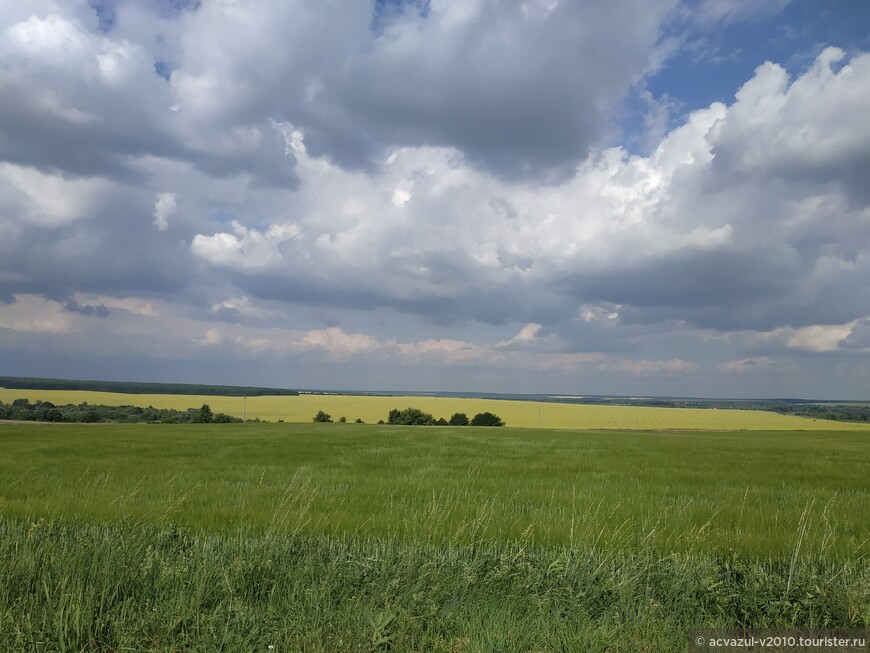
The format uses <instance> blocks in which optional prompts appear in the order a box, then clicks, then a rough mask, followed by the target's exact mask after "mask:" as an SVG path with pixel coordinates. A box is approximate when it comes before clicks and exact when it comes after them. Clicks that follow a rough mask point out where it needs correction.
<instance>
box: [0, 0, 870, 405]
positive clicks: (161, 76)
mask: <svg viewBox="0 0 870 653" xmlns="http://www.w3.org/2000/svg"><path fill="white" fill-rule="evenodd" d="M868 116H870V2H867V1H866V0H829V1H827V2H822V1H819V0H816V1H810V0H792V1H789V0H770V1H766V2H757V1H756V0H612V1H610V2H606V3H605V2H597V1H583V2H580V1H576V2H575V1H568V0H513V1H509V0H503V1H499V0H375V1H374V2H371V1H370V2H336V1H333V0H26V1H25V2H21V1H20V0H0V375H21V376H44V377H58V378H74V379H103V380H139V381H173V382H189V383H224V384H232V385H260V386H275V387H288V388H320V389H339V390H391V389H392V390H413V391H447V392H449V391H456V392H492V393H509V392H516V393H552V394H581V395H582V394H618V395H644V396H649V395H659V396H703V397H803V398H816V399H864V400H867V399H870V119H868Z"/></svg>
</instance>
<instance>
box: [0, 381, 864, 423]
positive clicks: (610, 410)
mask: <svg viewBox="0 0 870 653" xmlns="http://www.w3.org/2000/svg"><path fill="white" fill-rule="evenodd" d="M19 397H26V398H28V399H30V400H31V401H36V400H43V401H51V402H53V403H55V404H65V403H75V404H78V403H81V402H83V401H87V402H89V403H93V404H107V405H121V404H130V405H134V406H148V405H152V406H154V407H156V408H174V409H176V410H184V409H186V408H191V407H199V406H201V405H202V404H205V403H207V404H209V405H210V406H211V408H212V410H214V411H215V412H222V413H227V414H229V415H235V416H238V417H241V416H242V411H243V400H242V399H241V398H239V397H213V396H200V395H133V394H119V393H109V392H82V391H74V390H70V391H63V390H9V389H5V388H0V401H4V402H7V403H8V402H11V401H13V400H14V399H18V398H19ZM408 406H414V407H416V408H421V409H423V410H424V411H426V412H429V413H432V414H433V415H435V417H445V418H449V417H450V415H452V414H453V413H455V412H464V413H466V414H468V416H469V417H471V416H473V415H474V414H475V413H478V412H483V411H490V412H494V413H496V414H497V415H499V416H501V417H502V419H504V420H505V422H506V423H507V424H508V425H509V426H516V427H527V428H537V427H542V428H567V429H576V428H583V429H644V430H645V429H663V430H666V429H696V430H736V429H748V430H789V429H794V430H819V431H826V430H863V431H870V424H849V423H842V422H831V421H823V420H818V421H816V420H811V419H805V418H802V417H794V416H789V415H778V414H776V413H771V412H766V411H751V410H710V409H696V408H649V407H641V406H587V405H579V404H555V403H540V404H538V403H534V402H527V401H505V400H484V399H455V398H447V397H368V396H348V395H301V396H299V397H248V399H247V416H248V417H249V418H253V417H259V418H261V419H265V420H269V421H277V420H279V419H281V420H284V421H285V422H310V421H311V418H312V417H313V416H314V415H315V414H316V413H317V411H318V410H324V411H326V412H327V413H329V414H331V415H332V416H333V418H335V419H338V418H339V417H341V416H344V417H347V419H348V420H350V421H354V420H355V419H357V418H360V419H362V420H363V421H365V422H367V423H375V422H377V421H378V420H380V419H383V420H386V418H387V413H388V412H389V410H390V409H392V408H406V407H408Z"/></svg>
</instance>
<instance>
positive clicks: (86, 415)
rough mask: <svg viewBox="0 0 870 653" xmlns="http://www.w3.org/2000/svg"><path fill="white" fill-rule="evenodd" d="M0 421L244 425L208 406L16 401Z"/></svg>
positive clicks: (0, 412) (3, 409)
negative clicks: (59, 404)
mask: <svg viewBox="0 0 870 653" xmlns="http://www.w3.org/2000/svg"><path fill="white" fill-rule="evenodd" d="M0 419H4V420H21V421H25V422H85V423H92V424H93V423H99V422H120V423H125V424H137V423H142V422H150V423H159V424H228V423H236V422H241V421H242V420H241V419H239V418H238V417H232V416H230V415H226V414H225V413H215V412H213V411H212V409H211V407H210V406H209V405H208V404H203V405H202V407H200V408H188V409H187V410H173V409H171V408H154V407H153V406H148V408H142V407H141V406H103V405H98V404H89V403H87V402H83V403H80V404H64V405H62V406H56V405H54V404H53V403H51V402H50V401H37V402H36V403H30V401H29V400H27V399H16V400H15V401H13V402H12V403H11V404H4V403H3V402H2V401H0Z"/></svg>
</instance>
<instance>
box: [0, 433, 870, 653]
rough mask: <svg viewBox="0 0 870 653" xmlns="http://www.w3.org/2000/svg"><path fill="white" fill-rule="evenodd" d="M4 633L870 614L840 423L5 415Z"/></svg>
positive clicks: (231, 635) (861, 514)
mask: <svg viewBox="0 0 870 653" xmlns="http://www.w3.org/2000/svg"><path fill="white" fill-rule="evenodd" d="M0 447H2V450H3V452H4V456H3V457H2V458H0V577H2V578H4V583H3V584H0V648H2V649H4V650H73V651H77V650H82V651H85V650H88V651H90V650H106V651H110V650H111V651H115V650H128V649H129V650H155V651H158V650H159V651H167V650H169V651H172V650H177V651H181V650H191V649H195V650H269V649H268V646H270V645H271V646H274V647H275V648H274V649H272V650H275V651H324V652H326V651H329V652H333V651H360V650H364V651H384V650H388V649H389V648H390V647H392V648H391V650H393V651H445V652H447V651H450V652H453V653H461V652H469V653H470V652H472V651H474V652H477V651H481V652H482V651H493V652H495V651H508V650H510V651H539V652H540V651H566V652H567V651H584V652H586V651H589V652H596V651H602V652H603V651H610V652H614V651H626V652H628V651H649V652H656V653H659V652H662V651H665V652H667V651H685V648H686V630H687V629H688V628H690V627H699V626H708V627H712V626H720V627H724V626H728V627H734V626H755V627H760V626H795V627H822V626H838V627H845V626H853V627H867V626H868V624H870V565H868V562H867V557H866V554H867V539H868V537H870V532H868V524H870V514H868V513H870V501H868V493H870V487H868V483H867V480H866V479H867V478H870V447H868V442H867V438H866V435H865V434H860V433H846V432H827V433H822V432H820V433H807V432H755V433H682V434H675V433H643V432H633V433H626V432H604V433H601V432H599V433H596V432H567V431H553V430H549V431H548V430H534V429H492V430H487V429H471V428H465V429H449V428H445V429H432V428H426V427H417V428H413V427H409V428H403V427H377V426H370V425H354V424H325V425H320V424H317V425H316V424H307V425H289V424H270V425H264V424H246V425H222V426H219V425H204V426H201V425H188V426H182V427H179V426H162V425H130V426H121V425H95V426H88V425H13V424H6V425H2V426H0Z"/></svg>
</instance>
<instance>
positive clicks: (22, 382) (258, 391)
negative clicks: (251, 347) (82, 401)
mask: <svg viewBox="0 0 870 653" xmlns="http://www.w3.org/2000/svg"><path fill="white" fill-rule="evenodd" d="M0 388H9V389H12V390H17V389H27V390H85V391H91V392H120V393H124V394H158V395H207V396H215V397H245V396H247V397H261V396H281V397H295V396H297V395H298V394H299V393H298V392H297V391H296V390H287V389H283V388H257V387H246V386H234V385H197V384H192V383H140V382H136V381H77V380H71V379H40V378H30V377H19V376H0Z"/></svg>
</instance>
